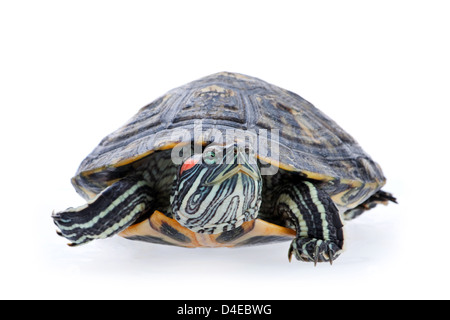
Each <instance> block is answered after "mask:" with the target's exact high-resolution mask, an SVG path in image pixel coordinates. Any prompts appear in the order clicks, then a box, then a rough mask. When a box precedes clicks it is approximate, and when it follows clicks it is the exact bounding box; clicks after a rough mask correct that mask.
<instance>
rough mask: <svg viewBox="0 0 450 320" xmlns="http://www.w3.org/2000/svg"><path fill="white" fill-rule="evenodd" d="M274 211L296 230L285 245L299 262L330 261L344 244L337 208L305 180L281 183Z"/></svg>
mask: <svg viewBox="0 0 450 320" xmlns="http://www.w3.org/2000/svg"><path fill="white" fill-rule="evenodd" d="M275 211H276V212H275V213H276V214H278V215H281V216H285V217H286V216H287V218H289V219H290V220H291V221H292V222H293V224H294V226H295V229H296V231H297V236H296V238H295V239H294V240H293V241H292V243H291V246H290V248H289V261H291V258H292V255H294V256H295V257H296V258H297V260H300V261H311V262H314V264H317V262H325V261H328V262H330V263H333V260H335V259H336V258H337V257H338V256H339V255H340V254H341V252H342V248H343V245H344V233H343V224H342V221H341V218H340V215H339V211H338V209H337V208H336V206H335V204H334V203H333V201H332V200H331V198H330V197H329V196H328V194H326V193H325V192H324V191H323V190H321V189H319V188H316V186H315V185H314V184H313V183H311V182H308V181H303V182H298V183H295V184H290V185H286V186H283V187H282V188H281V191H280V195H279V197H278V200H277V203H276V207H275Z"/></svg>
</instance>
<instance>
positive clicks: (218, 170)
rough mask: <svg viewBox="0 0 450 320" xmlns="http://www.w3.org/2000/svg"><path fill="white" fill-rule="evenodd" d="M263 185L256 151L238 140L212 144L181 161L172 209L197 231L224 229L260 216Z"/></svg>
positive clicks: (235, 226) (211, 232) (214, 231)
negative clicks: (219, 144)
mask: <svg viewBox="0 0 450 320" xmlns="http://www.w3.org/2000/svg"><path fill="white" fill-rule="evenodd" d="M261 189H262V179H261V173H260V171H259V167H258V164H257V161H256V157H255V155H254V154H252V153H250V152H249V151H248V150H244V148H242V147H239V146H237V145H235V144H231V145H228V146H211V147H207V148H205V150H204V151H203V153H202V154H195V155H194V156H192V157H190V158H188V159H186V160H185V161H184V162H183V163H182V164H181V165H180V168H179V171H178V174H177V177H176V178H175V181H174V186H173V192H172V196H171V203H172V209H173V213H174V216H175V219H176V220H177V221H178V222H179V223H180V224H181V225H183V226H185V227H186V228H188V229H190V230H192V231H194V232H198V233H207V234H217V233H222V232H224V231H228V230H232V229H234V228H237V227H239V226H240V225H241V224H242V223H244V222H245V221H250V220H254V219H256V217H257V215H258V211H259V206H260V204H261Z"/></svg>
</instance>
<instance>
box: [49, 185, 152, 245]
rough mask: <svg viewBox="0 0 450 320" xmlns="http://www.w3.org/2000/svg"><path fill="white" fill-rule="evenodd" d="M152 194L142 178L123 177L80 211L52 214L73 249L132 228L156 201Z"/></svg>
mask: <svg viewBox="0 0 450 320" xmlns="http://www.w3.org/2000/svg"><path fill="white" fill-rule="evenodd" d="M152 195H153V192H152V190H151V188H150V187H149V185H148V182H147V181H146V180H145V179H143V178H137V177H127V178H124V179H122V180H120V181H118V182H116V183H114V184H112V185H111V186H109V187H108V188H106V189H105V190H103V191H102V192H101V193H100V194H98V195H97V196H96V197H95V198H93V199H92V200H90V201H89V202H88V203H87V204H85V205H83V206H80V207H78V208H69V209H67V210H65V211H62V212H58V213H54V214H52V218H53V220H54V222H55V224H56V225H57V226H58V228H59V230H60V231H59V232H58V234H59V235H61V236H63V237H65V238H66V239H68V240H70V241H72V243H70V244H69V245H70V246H76V245H80V244H84V243H87V242H89V241H92V240H95V239H104V238H108V237H111V236H113V235H114V234H116V233H119V232H121V231H122V230H124V229H126V228H127V227H129V226H130V225H132V224H133V223H134V222H135V221H136V220H137V219H138V218H139V217H140V216H141V215H142V214H143V213H145V212H147V211H148V210H149V209H150V207H151V205H152V202H153V196H152Z"/></svg>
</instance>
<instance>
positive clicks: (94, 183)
mask: <svg viewBox="0 0 450 320" xmlns="http://www.w3.org/2000/svg"><path fill="white" fill-rule="evenodd" d="M227 130H234V132H235V135H236V136H240V135H242V136H247V137H248V138H249V139H252V138H255V137H256V138H258V137H259V138H261V136H262V133H264V135H265V136H264V139H266V142H267V143H269V144H270V145H272V146H273V148H272V149H271V152H270V153H268V154H263V153H261V152H260V153H258V157H259V159H260V160H262V161H264V162H267V163H270V164H272V165H275V166H277V167H278V168H281V170H283V171H286V172H297V173H298V174H300V175H302V176H303V177H304V178H308V179H313V180H319V181H323V182H324V183H326V184H325V187H326V188H327V189H328V190H329V192H330V193H331V194H333V195H334V197H333V200H335V202H336V203H337V204H338V205H341V206H345V207H347V208H349V207H354V206H356V205H357V204H359V203H361V202H362V201H364V200H365V199H367V198H368V197H369V196H370V195H371V194H373V193H375V192H376V191H377V190H379V189H380V188H381V187H382V186H383V185H384V183H385V178H384V176H383V173H382V171H381V169H380V167H379V166H378V164H377V163H375V162H374V161H373V160H372V159H371V158H370V157H369V156H368V155H367V154H366V153H365V152H364V151H363V150H362V149H361V147H360V146H359V145H358V143H357V142H356V141H355V140H354V139H353V138H352V137H351V136H350V135H349V134H348V133H346V132H345V131H344V130H343V129H342V128H341V127H340V126H338V125H337V124H336V123H335V122H334V121H333V120H331V119H330V118H329V117H327V116H326V115H325V114H323V113H322V112H321V111H320V110H318V109H317V108H315V107H314V106H313V105H312V104H311V103H309V102H308V101H306V100H305V99H303V98H302V97H300V96H299V95H297V94H295V93H293V92H290V91H288V90H285V89H282V88H279V87H277V86H275V85H272V84H269V83H267V82H265V81H262V80H260V79H257V78H254V77H250V76H246V75H242V74H237V73H229V72H222V73H217V74H213V75H210V76H207V77H204V78H201V79H199V80H196V81H193V82H190V83H188V84H186V85H184V86H181V87H178V88H176V89H173V90H171V91H169V92H168V93H166V94H165V95H163V96H161V97H160V98H158V99H156V100H155V101H153V102H151V103H150V104H148V105H147V106H145V107H143V108H141V109H140V110H139V112H138V113H137V114H136V115H135V116H134V117H132V118H131V119H130V120H129V121H128V122H127V123H125V125H123V126H122V127H121V128H119V129H118V130H116V131H114V132H113V133H111V134H109V135H108V136H106V137H105V138H104V139H103V140H102V141H101V142H100V144H99V145H98V146H97V147H96V148H95V149H94V150H93V151H92V152H91V154H89V155H88V156H87V157H86V158H85V159H84V160H83V161H82V163H81V165H80V167H79V169H78V171H77V173H76V175H75V177H74V178H73V179H72V182H73V184H74V186H75V188H76V189H77V191H78V192H79V193H80V194H81V195H83V196H84V197H85V198H91V197H92V196H94V195H95V194H97V193H98V192H100V191H101V190H102V189H104V188H105V187H107V186H108V185H110V184H111V183H113V182H114V181H117V180H118V179H120V178H121V177H123V176H124V175H126V174H128V173H129V172H131V171H130V170H132V169H135V167H136V166H137V164H138V163H139V161H141V160H142V159H144V158H146V157H149V156H152V154H154V153H155V152H156V151H158V150H167V149H171V148H173V147H174V146H176V145H177V144H178V143H180V142H183V139H185V138H186V133H188V137H189V140H194V141H195V142H196V143H201V144H207V143H209V142H211V141H213V139H215V136H216V135H217V132H221V133H225V132H226V131H227ZM274 150H276V151H274ZM349 190H351V194H349ZM349 198H352V199H353V200H352V201H350V200H349Z"/></svg>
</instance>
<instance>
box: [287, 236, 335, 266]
mask: <svg viewBox="0 0 450 320" xmlns="http://www.w3.org/2000/svg"><path fill="white" fill-rule="evenodd" d="M341 252H342V249H341V248H340V247H339V246H338V245H337V244H336V243H334V242H333V241H331V240H320V239H314V238H312V239H311V238H296V239H294V240H293V241H292V243H291V246H290V247H289V251H288V258H289V262H290V261H291V259H292V255H294V256H295V258H296V259H297V260H299V261H305V262H314V266H316V265H317V263H318V262H327V261H328V262H329V263H330V265H333V260H336V259H337V257H339V255H340V254H341Z"/></svg>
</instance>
